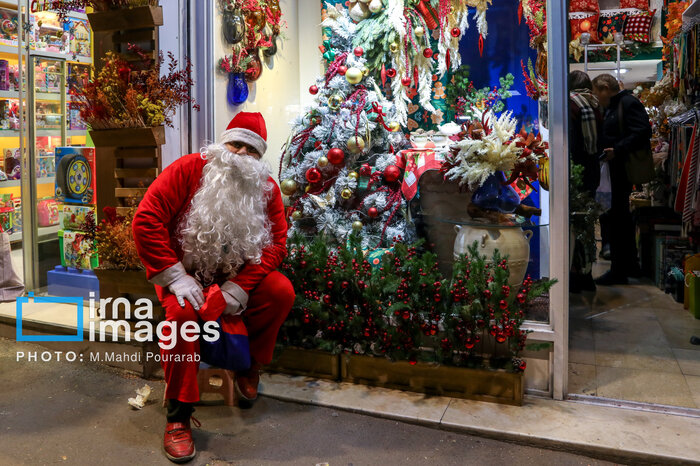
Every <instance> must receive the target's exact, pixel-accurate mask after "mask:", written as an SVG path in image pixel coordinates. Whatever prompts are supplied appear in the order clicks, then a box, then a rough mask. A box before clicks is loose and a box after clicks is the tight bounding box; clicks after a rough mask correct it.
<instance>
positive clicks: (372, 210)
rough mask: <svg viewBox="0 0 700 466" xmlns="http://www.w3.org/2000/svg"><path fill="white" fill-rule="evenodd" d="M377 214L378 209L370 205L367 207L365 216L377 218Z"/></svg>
mask: <svg viewBox="0 0 700 466" xmlns="http://www.w3.org/2000/svg"><path fill="white" fill-rule="evenodd" d="M378 215H379V211H378V210H377V208H376V207H370V208H369V209H367V216H368V217H369V218H377V216H378Z"/></svg>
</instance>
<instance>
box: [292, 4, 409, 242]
mask: <svg viewBox="0 0 700 466" xmlns="http://www.w3.org/2000/svg"><path fill="white" fill-rule="evenodd" d="M341 21H344V24H343V25H342V27H340V29H341V30H342V31H344V32H343V34H334V36H333V39H332V40H333V48H334V50H336V51H337V53H336V54H335V58H334V60H333V62H332V63H331V64H330V66H329V67H328V70H327V72H326V74H325V76H323V77H321V78H319V79H318V80H317V83H316V84H314V85H312V86H311V88H310V89H309V92H310V93H311V94H313V95H315V96H316V97H315V102H314V104H313V105H312V106H311V107H310V108H308V109H307V110H306V112H305V114H303V115H301V116H299V117H298V118H297V119H296V120H295V121H294V122H293V130H292V136H291V137H290V139H289V141H288V143H287V145H286V147H285V148H284V151H283V154H282V160H281V162H280V180H281V189H282V192H283V193H284V194H285V195H287V196H289V200H290V204H291V209H290V210H291V219H292V224H291V227H290V230H289V234H290V236H291V235H294V234H295V233H297V232H298V233H301V234H302V235H304V236H307V237H311V236H315V235H318V234H322V235H324V236H326V237H327V238H329V239H332V240H334V241H335V242H337V243H341V244H342V243H344V242H345V241H347V238H348V236H349V235H350V233H352V232H353V231H356V232H358V233H361V234H362V238H363V241H362V247H363V248H365V249H370V248H376V247H389V246H391V245H392V244H393V243H394V242H395V241H413V240H414V238H415V233H414V231H413V226H412V225H411V224H410V222H407V219H406V202H405V200H404V199H403V197H402V195H401V170H400V169H399V168H398V167H397V166H396V162H397V158H396V155H395V154H397V153H398V151H399V150H401V149H403V148H404V147H405V145H406V144H407V142H406V139H405V137H404V135H403V133H401V132H400V129H401V126H400V124H399V123H398V122H397V121H396V110H395V107H394V105H393V104H392V103H391V102H389V101H387V100H386V99H385V98H384V97H383V95H382V93H381V92H380V91H379V90H378V89H377V85H376V83H375V81H374V79H373V78H372V77H371V76H368V74H369V72H368V70H367V68H366V60H365V57H364V51H363V50H362V49H359V48H356V47H352V45H351V37H350V36H347V37H346V36H345V35H344V34H345V33H347V34H350V35H351V34H352V33H353V31H354V24H353V23H352V21H351V20H350V18H349V17H347V16H344V17H343V19H341ZM336 24H340V23H336Z"/></svg>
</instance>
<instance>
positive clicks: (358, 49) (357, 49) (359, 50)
mask: <svg viewBox="0 0 700 466" xmlns="http://www.w3.org/2000/svg"><path fill="white" fill-rule="evenodd" d="M353 53H354V54H355V56H356V57H361V56H362V54H363V53H365V51H364V50H363V49H362V47H355V50H353Z"/></svg>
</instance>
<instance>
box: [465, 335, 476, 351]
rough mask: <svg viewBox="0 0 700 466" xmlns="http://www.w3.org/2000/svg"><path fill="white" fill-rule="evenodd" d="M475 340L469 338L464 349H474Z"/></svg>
mask: <svg viewBox="0 0 700 466" xmlns="http://www.w3.org/2000/svg"><path fill="white" fill-rule="evenodd" d="M474 344H475V342H474V340H473V339H472V338H467V340H466V341H465V342H464V347H465V348H466V349H468V350H470V349H472V348H474Z"/></svg>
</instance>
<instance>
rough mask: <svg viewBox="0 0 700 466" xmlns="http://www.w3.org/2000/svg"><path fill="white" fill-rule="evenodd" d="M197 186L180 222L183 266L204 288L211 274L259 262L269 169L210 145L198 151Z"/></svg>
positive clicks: (266, 240)
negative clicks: (200, 162)
mask: <svg viewBox="0 0 700 466" xmlns="http://www.w3.org/2000/svg"><path fill="white" fill-rule="evenodd" d="M202 156H203V157H206V159H207V164H206V165H205V166H204V169H203V172H202V183H201V186H200V187H199V189H198V190H197V192H196V193H195V195H194V197H193V198H192V204H191V206H190V210H189V211H188V213H187V214H186V215H185V216H184V219H183V221H182V223H181V226H182V228H181V229H180V230H181V244H182V250H183V252H184V254H185V260H183V262H184V263H185V267H186V268H187V269H188V270H191V271H192V272H193V273H194V275H195V276H196V277H197V278H198V279H199V280H201V281H202V282H203V283H205V284H210V283H211V282H212V281H213V278H214V274H216V273H223V274H227V275H231V274H232V273H233V272H237V271H238V270H239V269H240V267H241V266H242V265H243V264H244V263H246V262H248V261H250V262H252V263H255V264H259V263H260V258H261V257H262V250H263V249H264V248H265V247H267V246H268V245H270V244H271V243H272V234H271V232H270V230H271V225H270V221H269V219H268V218H267V195H268V194H269V193H270V191H271V190H272V188H273V184H272V183H268V178H269V176H270V170H269V168H268V167H267V166H266V165H265V163H264V162H262V161H259V160H256V159H254V158H253V157H251V156H247V155H238V154H234V153H232V152H230V151H229V150H227V148H226V146H224V145H223V144H212V145H209V146H208V147H207V148H206V149H204V150H203V151H202Z"/></svg>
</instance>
